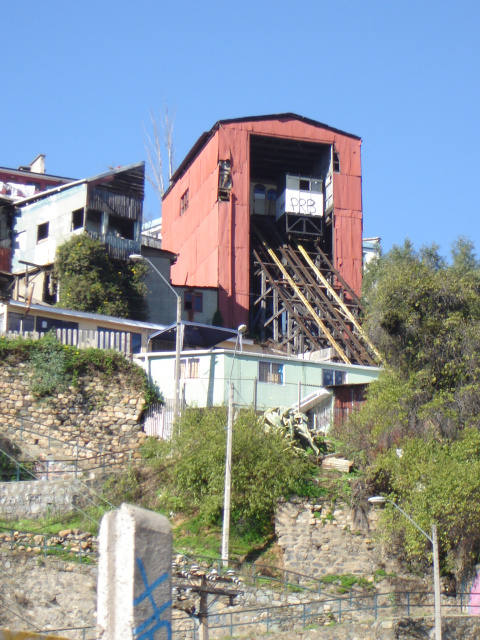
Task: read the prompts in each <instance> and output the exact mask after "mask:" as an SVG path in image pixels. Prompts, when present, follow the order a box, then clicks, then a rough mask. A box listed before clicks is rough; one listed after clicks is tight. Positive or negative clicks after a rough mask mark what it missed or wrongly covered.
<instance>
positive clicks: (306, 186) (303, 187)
mask: <svg viewBox="0 0 480 640" xmlns="http://www.w3.org/2000/svg"><path fill="white" fill-rule="evenodd" d="M300 191H310V180H302V179H300Z"/></svg>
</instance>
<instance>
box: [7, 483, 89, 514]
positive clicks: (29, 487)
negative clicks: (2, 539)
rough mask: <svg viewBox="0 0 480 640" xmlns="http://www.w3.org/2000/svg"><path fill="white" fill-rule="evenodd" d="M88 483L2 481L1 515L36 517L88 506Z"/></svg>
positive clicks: (63, 512)
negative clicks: (74, 506)
mask: <svg viewBox="0 0 480 640" xmlns="http://www.w3.org/2000/svg"><path fill="white" fill-rule="evenodd" d="M86 495H88V487H87V486H86V485H85V484H84V483H82V482H80V481H79V480H52V481H50V482H42V481H38V480H32V481H20V482H0V516H1V517H2V519H4V520H22V519H28V520H35V519H37V518H45V517H47V516H48V517H49V516H55V515H64V514H66V513H70V512H71V511H72V509H73V507H72V505H76V506H78V507H80V508H83V507H85V505H86V503H87V500H86V498H85V496H86Z"/></svg>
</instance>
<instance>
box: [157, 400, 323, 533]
mask: <svg viewBox="0 0 480 640" xmlns="http://www.w3.org/2000/svg"><path fill="white" fill-rule="evenodd" d="M226 424H227V411H226V409H225V408H224V407H219V408H212V409H195V408H193V409H187V410H186V411H185V412H184V414H183V415H182V419H181V422H180V425H179V428H178V431H177V435H176V436H175V437H174V439H173V441H172V443H171V447H170V450H168V451H165V446H164V445H163V444H162V446H161V449H162V455H163V461H160V462H161V463H162V462H163V463H166V462H167V461H170V463H171V464H170V465H168V464H165V467H167V466H168V471H166V470H164V471H163V473H162V478H163V481H164V482H165V486H164V487H163V490H162V498H161V499H162V501H163V503H164V505H165V506H166V507H167V508H170V509H173V510H174V511H176V510H181V511H183V512H185V513H190V514H192V513H197V514H198V515H199V516H200V517H201V518H202V520H203V521H204V522H205V523H206V524H214V523H218V522H219V521H220V519H221V515H222V508H223V487H224V477H225V445H226V428H225V427H226ZM155 450H158V449H157V448H155ZM154 455H155V453H152V457H153V456H154ZM312 470H313V468H312V466H311V465H310V463H309V462H308V461H307V460H305V459H304V458H302V457H299V456H297V455H296V454H295V453H294V451H293V450H292V449H290V448H286V447H285V440H284V439H283V438H282V437H281V436H280V435H278V434H277V433H273V432H270V433H266V432H265V431H264V430H263V428H262V426H261V425H260V423H259V420H258V418H257V416H256V415H255V414H254V412H246V411H242V412H240V413H239V414H238V416H237V419H236V420H235V423H234V427H233V451H232V500H231V509H232V521H233V522H235V523H236V524H235V525H234V527H235V526H236V527H239V526H241V527H244V528H245V527H248V528H250V529H251V530H263V529H265V528H266V527H267V528H268V527H269V526H270V524H271V518H272V515H273V513H274V511H275V507H276V503H277V500H278V499H279V498H280V497H282V496H285V497H288V496H289V495H290V494H293V493H295V492H304V491H305V488H306V486H307V485H308V482H309V481H308V478H309V477H310V476H311V475H312Z"/></svg>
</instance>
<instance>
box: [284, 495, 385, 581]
mask: <svg viewBox="0 0 480 640" xmlns="http://www.w3.org/2000/svg"><path fill="white" fill-rule="evenodd" d="M377 517H378V514H377V512H376V511H375V510H374V509H372V510H371V511H370V512H369V514H368V518H369V527H370V529H374V528H375V523H376V520H377ZM275 533H276V534H277V537H278V544H279V545H280V547H281V548H282V550H283V557H284V563H285V568H286V569H290V570H291V571H297V572H298V573H303V574H306V575H310V576H313V577H323V576H325V575H327V574H346V573H352V574H357V575H359V576H365V577H366V576H371V578H372V581H373V574H374V572H375V570H376V569H378V568H380V566H383V564H384V559H383V558H382V554H381V550H380V549H379V548H377V545H376V544H375V542H374V540H373V538H372V535H371V533H370V532H366V531H358V530H356V528H355V524H354V520H353V515H352V512H351V509H350V508H349V506H348V505H346V504H343V503H340V502H337V503H336V504H334V505H332V504H331V503H330V502H327V501H322V500H320V499H319V500H318V502H317V503H315V504H314V503H312V502H309V501H308V500H303V499H300V498H298V499H292V500H290V501H289V502H283V503H280V504H279V506H278V509H277V512H276V515H275Z"/></svg>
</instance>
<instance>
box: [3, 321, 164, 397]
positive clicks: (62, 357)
mask: <svg viewBox="0 0 480 640" xmlns="http://www.w3.org/2000/svg"><path fill="white" fill-rule="evenodd" d="M1 361H4V362H8V363H10V364H15V363H20V362H21V363H24V364H26V365H27V366H28V367H30V370H31V372H32V374H33V375H32V376H31V382H30V384H31V387H30V388H31V392H32V394H34V395H35V396H37V397H46V396H51V395H53V394H54V393H56V392H60V391H61V390H63V389H65V388H66V387H68V386H70V385H72V384H73V385H75V384H77V383H78V380H79V378H80V377H81V376H84V375H88V374H97V375H100V376H101V377H102V378H103V379H104V380H105V382H108V380H110V379H111V378H112V377H113V376H115V375H118V374H124V375H127V376H128V378H129V382H130V384H131V386H132V388H133V389H134V390H136V391H138V392H139V393H142V394H143V396H144V400H145V406H148V405H149V404H151V403H153V402H163V396H162V393H161V392H160V390H159V389H158V387H157V386H156V385H155V384H153V383H151V382H150V381H149V380H148V378H147V376H146V374H145V372H144V370H143V369H142V368H141V367H139V366H138V365H137V364H135V363H133V362H130V361H129V360H127V359H126V358H125V356H124V355H123V354H121V353H118V352H117V351H108V350H102V349H77V348H76V347H71V346H66V345H62V344H61V343H60V342H59V341H58V340H57V338H56V336H55V332H54V331H50V332H48V333H47V334H46V335H45V336H44V337H43V338H41V339H40V340H32V339H28V338H27V339H26V338H13V339H12V338H5V337H0V362H1Z"/></svg>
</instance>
